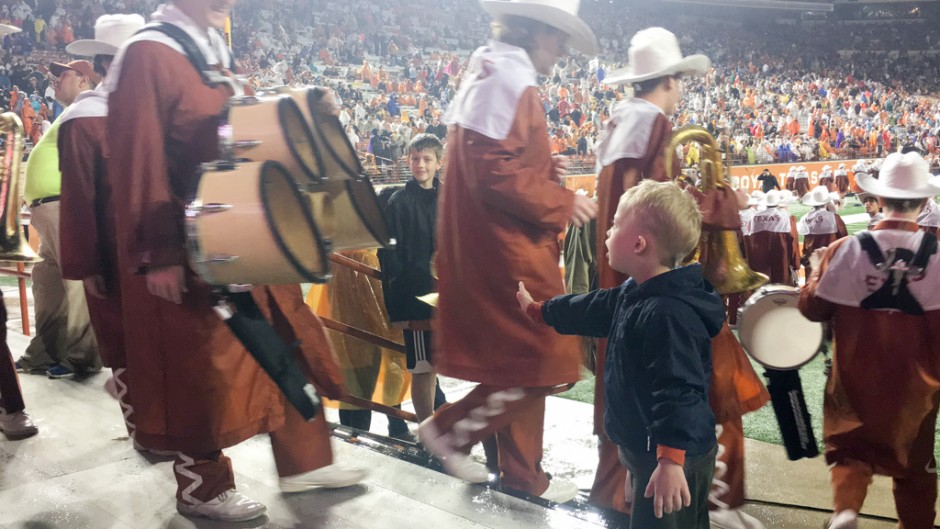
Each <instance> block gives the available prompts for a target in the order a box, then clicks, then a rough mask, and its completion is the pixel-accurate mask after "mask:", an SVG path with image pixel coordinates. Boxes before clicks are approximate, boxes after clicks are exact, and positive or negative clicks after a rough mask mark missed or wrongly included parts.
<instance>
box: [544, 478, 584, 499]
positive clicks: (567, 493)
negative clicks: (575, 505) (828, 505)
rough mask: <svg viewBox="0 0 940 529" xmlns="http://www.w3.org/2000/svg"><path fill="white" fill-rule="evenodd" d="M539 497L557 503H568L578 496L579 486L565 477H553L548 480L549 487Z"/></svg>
mask: <svg viewBox="0 0 940 529" xmlns="http://www.w3.org/2000/svg"><path fill="white" fill-rule="evenodd" d="M539 497H540V498H543V499H546V500H549V501H553V502H555V503H566V502H569V501H571V500H573V499H575V498H577V497H578V486H577V485H575V484H574V483H572V482H570V481H565V480H563V479H552V480H551V481H549V482H548V489H546V490H545V492H543V493H542V494H540V495H539Z"/></svg>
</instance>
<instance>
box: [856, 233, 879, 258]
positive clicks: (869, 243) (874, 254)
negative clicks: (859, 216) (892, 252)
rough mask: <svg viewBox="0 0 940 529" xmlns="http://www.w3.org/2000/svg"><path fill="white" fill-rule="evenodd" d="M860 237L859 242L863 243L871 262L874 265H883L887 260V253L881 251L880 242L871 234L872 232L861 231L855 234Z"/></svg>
mask: <svg viewBox="0 0 940 529" xmlns="http://www.w3.org/2000/svg"><path fill="white" fill-rule="evenodd" d="M855 236H856V237H857V238H858V242H859V243H860V244H861V245H862V250H864V251H865V253H866V254H868V260H869V261H871V264H872V265H874V266H876V267H877V266H880V265H883V264H884V262H885V255H884V254H883V253H882V252H881V248H879V247H878V243H876V242H875V238H874V237H872V236H871V233H870V232H867V231H860V232H858V233H856V234H855Z"/></svg>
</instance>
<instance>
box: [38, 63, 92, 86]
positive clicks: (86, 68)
mask: <svg viewBox="0 0 940 529" xmlns="http://www.w3.org/2000/svg"><path fill="white" fill-rule="evenodd" d="M66 70H73V71H76V72H78V73H80V74H82V75H84V76H85V77H87V78H89V79H90V80H91V81H93V82H94V83H99V82H101V76H100V75H98V73H97V72H95V67H94V66H93V65H92V64H91V63H90V62H88V61H72V62H70V63H68V64H62V63H61V62H53V63H50V64H49V71H50V72H51V73H52V75H54V76H56V77H59V76H61V75H62V73H63V72H65V71H66Z"/></svg>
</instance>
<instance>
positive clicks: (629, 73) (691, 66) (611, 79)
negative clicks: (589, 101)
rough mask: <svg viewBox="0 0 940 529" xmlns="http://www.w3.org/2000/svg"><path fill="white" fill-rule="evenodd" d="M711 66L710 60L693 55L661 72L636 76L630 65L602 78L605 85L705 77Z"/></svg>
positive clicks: (702, 56)
mask: <svg viewBox="0 0 940 529" xmlns="http://www.w3.org/2000/svg"><path fill="white" fill-rule="evenodd" d="M711 65H712V61H711V59H709V58H708V57H706V56H705V55H702V54H695V55H689V56H688V57H683V58H682V60H681V61H679V62H677V63H675V64H671V65H669V66H668V67H667V68H663V69H662V70H659V71H656V72H650V73H646V74H642V75H636V74H635V73H634V72H633V66H632V65H630V66H627V67H626V68H621V69H620V70H614V71H613V72H610V74H608V75H607V77H605V78H604V82H605V83H607V84H627V83H641V82H643V81H649V80H650V79H657V78H659V77H665V76H667V75H677V74H683V75H696V76H701V75H705V72H707V71H708V69H709V68H710V67H711Z"/></svg>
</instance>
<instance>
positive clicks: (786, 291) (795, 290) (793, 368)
mask: <svg viewBox="0 0 940 529" xmlns="http://www.w3.org/2000/svg"><path fill="white" fill-rule="evenodd" d="M773 287H786V289H773V290H770V289H771V288H773ZM764 289H768V290H767V291H766V292H765V295H772V294H783V295H785V296H797V297H799V295H800V289H799V288H796V287H792V286H790V285H783V284H770V285H764V286H762V287H760V288H759V289H757V291H755V292H754V294H753V295H752V296H751V298H750V299H748V300H747V301H746V302H745V303H744V306H743V307H742V311H741V314H740V316H739V317H738V329H739V333H738V340H739V341H740V342H741V346H742V347H743V348H744V352H745V353H747V356H748V357H750V358H751V359H753V360H754V361H755V362H757V363H758V364H760V365H762V366H764V367H766V368H768V369H774V370H776V371H796V370H799V369H800V368H802V367H803V366H805V365H807V364H809V363H810V362H812V361H813V360H815V359H816V357H817V356H819V353H820V352H821V351H822V346H823V344H825V343H826V333H825V331H824V330H823V332H821V333H820V338H819V345H818V346H817V347H816V352H815V353H813V354H812V355H811V356H810V357H809V358H808V359H807V360H805V361H804V362H802V363H800V364H798V365H795V366H790V367H780V366H775V365H771V364H769V363H767V362H765V361H763V360H761V359H759V358H757V356H755V355H754V354H752V353H751V348H750V347H749V346H748V344H747V343H746V341H747V340H745V338H744V334H743V333H741V332H740V329H742V328H743V327H744V322H745V321H746V319H747V312H748V310H747V309H748V307H750V306H753V305H754V301H755V300H756V299H760V298H755V296H757V295H759V294H760V293H761V290H764ZM790 289H792V290H790ZM814 323H819V322H814ZM822 325H823V324H822V323H819V326H820V329H822Z"/></svg>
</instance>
